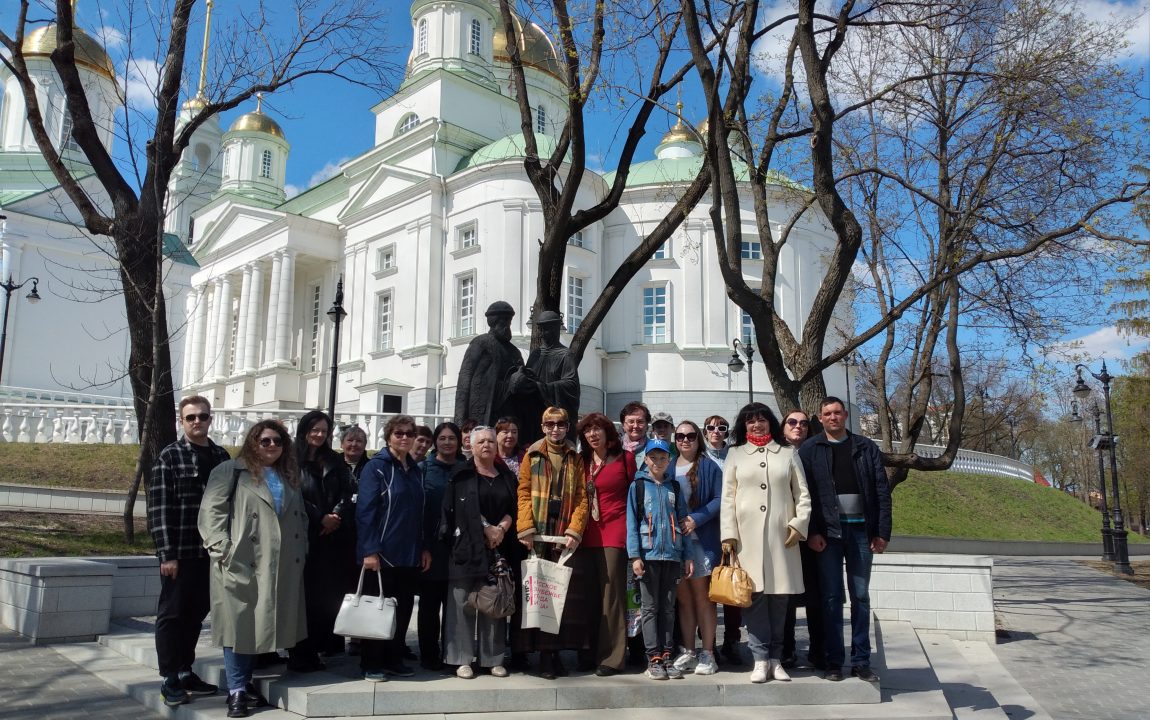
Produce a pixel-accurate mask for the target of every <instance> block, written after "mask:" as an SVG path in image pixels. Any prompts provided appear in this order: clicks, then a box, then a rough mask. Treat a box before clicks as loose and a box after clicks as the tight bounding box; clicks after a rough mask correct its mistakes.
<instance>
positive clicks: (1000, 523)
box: [894, 472, 1150, 543]
mask: <svg viewBox="0 0 1150 720" xmlns="http://www.w3.org/2000/svg"><path fill="white" fill-rule="evenodd" d="M1101 528H1102V518H1101V516H1100V515H1099V512H1098V511H1097V510H1095V509H1094V508H1092V507H1090V506H1089V505H1086V504H1085V503H1083V502H1081V501H1080V500H1078V499H1077V498H1074V497H1071V496H1070V495H1067V494H1066V493H1064V492H1061V491H1058V490H1055V489H1053V488H1048V487H1043V486H1042V485H1035V484H1034V483H1029V482H1026V481H1025V480H1012V479H1008V478H997V477H986V476H983V475H966V474H963V473H952V472H942V473H936V472H912V473H911V474H910V478H909V479H908V480H906V481H905V482H903V483H901V484H900V485H899V486H898V487H896V488H895V489H894V532H895V534H896V535H927V536H935V537H958V538H973V539H979V540H1045V541H1061V542H1101V540H1100V537H1101V536H1100V534H1099V532H1100V530H1101ZM1129 541H1130V542H1132V543H1133V542H1148V541H1150V540H1147V539H1146V538H1143V537H1142V536H1140V535H1137V534H1134V533H1131V534H1130V535H1129Z"/></svg>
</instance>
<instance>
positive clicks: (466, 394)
mask: <svg viewBox="0 0 1150 720" xmlns="http://www.w3.org/2000/svg"><path fill="white" fill-rule="evenodd" d="M486 316H487V325H488V328H489V329H488V331H487V334H485V335H482V336H480V337H477V338H475V339H474V340H472V341H471V344H470V345H469V346H468V347H467V352H466V353H464V355H463V365H462V367H460V369H459V382H458V383H457V384H456V388H455V420H456V422H460V423H461V422H463V421H464V420H467V419H474V420H476V421H477V422H479V424H481V425H491V426H493V425H495V421H496V420H498V419H499V418H501V417H508V416H511V417H515V418H518V420H519V439H520V441H521V442H523V443H530V442H534V441H535V440H538V439H539V438H540V437H542V436H543V431H542V429H541V421H542V417H543V411H544V410H545V409H546V408H548V407H550V406H555V407H561V408H563V409H564V410H566V411H567V415H568V416H569V417H570V420H571V424H572V426H574V424H575V422H576V420H577V419H578V417H579V366H578V364H577V363H576V361H575V358H574V357H573V356H572V355H571V353H570V352H568V350H567V348H566V347H564V345H563V344H562V343H560V342H559V336H560V333H561V332H562V331H563V319H562V318H561V317H560V316H559V313H557V312H554V311H552V310H544V311H543V312H541V313H539V317H538V318H536V320H535V323H536V324H537V325H538V327H539V330H540V332H541V334H542V336H543V344H542V346H541V347H539V348H538V349H536V350H532V351H531V354H530V355H529V356H528V358H527V363H526V364H524V362H523V356H522V355H521V354H520V352H519V348H517V347H515V345H514V344H512V342H511V320H512V319H513V318H514V317H515V309H514V308H512V307H511V305H510V304H508V303H506V302H504V301H502V300H498V301H496V302H493V303H492V304H491V306H490V307H488V308H487V312H486Z"/></svg>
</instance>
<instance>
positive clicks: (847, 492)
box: [799, 397, 891, 682]
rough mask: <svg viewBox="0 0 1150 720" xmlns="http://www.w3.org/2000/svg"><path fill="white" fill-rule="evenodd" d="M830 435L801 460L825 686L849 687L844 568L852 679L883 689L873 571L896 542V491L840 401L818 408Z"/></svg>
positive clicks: (815, 441) (808, 445) (814, 441)
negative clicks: (876, 652)
mask: <svg viewBox="0 0 1150 720" xmlns="http://www.w3.org/2000/svg"><path fill="white" fill-rule="evenodd" d="M819 420H820V421H821V422H822V425H823V432H822V433H820V434H818V435H815V436H814V437H812V438H811V439H809V440H807V441H806V442H805V443H803V446H802V447H801V448H800V449H799V457H800V458H801V459H802V461H803V470H805V471H806V476H807V487H808V489H809V490H810V493H811V525H810V535H809V537H808V538H807V544H808V545H809V546H810V548H811V550H814V551H815V552H816V553H818V559H817V563H818V571H819V584H820V587H821V590H822V596H823V612H824V615H823V621H824V628H825V631H824V637H825V648H824V652H825V656H826V664H827V671H826V675H825V677H826V679H828V680H842V678H843V674H842V666H843V661H844V660H845V655H846V652H845V649H844V647H843V636H842V627H843V562H844V561H845V562H846V568H847V589H848V590H849V592H850V599H851V675H853V676H855V677H858V678H861V679H863V680H865V681H867V682H877V681H878V676H877V675H875V673H874V671H873V670H871V667H870V651H871V648H870V571H871V562H872V560H873V559H874V553H881V552H883V551H884V550H886V545H887V543H888V542H889V541H890V528H891V500H890V483H889V482H888V481H887V476H886V470H885V469H884V468H883V464H882V453H881V452H880V451H879V449H878V446H877V445H875V444H874V442H872V441H871V440H869V439H867V438H864V437H861V436H859V435H855V434H854V433H852V432H850V431H848V430H847V428H846V421H847V411H846V407H845V406H844V405H843V401H842V400H839V399H838V398H837V397H827V398H824V399H823V401H822V403H820V405H819Z"/></svg>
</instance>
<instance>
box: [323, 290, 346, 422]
mask: <svg viewBox="0 0 1150 720" xmlns="http://www.w3.org/2000/svg"><path fill="white" fill-rule="evenodd" d="M327 316H328V318H330V319H331V321H332V322H333V323H335V335H334V336H333V339H332V343H331V382H330V383H329V388H328V396H327V416H328V417H329V418H331V422H332V425H333V427H332V430H333V431H334V430H335V427H334V425H335V386H336V381H337V380H338V379H339V326H340V324H341V323H342V322H343V319H344V318H345V317H347V311H345V310H344V309H343V275H342V274H341V275H340V276H339V282H338V283H336V286H335V302H334V303H332V305H331V309H330V310H328V311H327Z"/></svg>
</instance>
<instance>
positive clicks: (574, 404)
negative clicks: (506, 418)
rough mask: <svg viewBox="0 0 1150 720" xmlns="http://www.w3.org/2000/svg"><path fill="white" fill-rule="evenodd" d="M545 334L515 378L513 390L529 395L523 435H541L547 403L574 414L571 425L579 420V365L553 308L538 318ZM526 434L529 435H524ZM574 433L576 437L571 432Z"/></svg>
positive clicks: (521, 433)
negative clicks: (564, 336) (563, 336)
mask: <svg viewBox="0 0 1150 720" xmlns="http://www.w3.org/2000/svg"><path fill="white" fill-rule="evenodd" d="M535 323H536V325H538V327H539V330H540V333H541V334H542V336H543V345H542V347H539V348H537V349H535V350H532V351H531V355H530V356H529V357H528V358H527V366H526V367H525V368H523V369H522V370H521V371H520V372H519V373H517V374H516V376H515V378H513V380H512V385H513V388H514V391H515V392H516V393H518V394H523V395H525V396H526V397H527V398H529V401H530V402H529V403H524V404H525V405H526V404H530V406H531V408H530V409H529V410H528V409H525V412H527V413H529V415H528V416H527V417H523V418H521V420H522V422H521V423H520V428H519V435H520V439H525V440H527V441H532V440H537V439H539V438H540V437H542V430H541V428H540V422H541V419H542V417H543V411H544V410H546V409H547V408H548V407H551V406H554V407H561V408H563V409H564V410H566V411H567V416H568V417H569V418H571V427H572V428H574V427H575V423H576V422H577V421H578V420H579V388H580V386H579V365H578V363H577V362H576V361H575V358H574V356H573V355H571V353H570V352H569V351H568V350H567V348H566V346H564V345H563V344H562V343H561V342H559V335H560V333H561V332H562V331H563V319H562V318H561V317H560V316H559V313H557V312H555V311H554V310H544V311H543V312H541V313H539V317H538V318H537V319H536V320H535ZM524 436H526V437H525V438H524ZM571 437H574V433H573V432H572V435H571Z"/></svg>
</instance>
